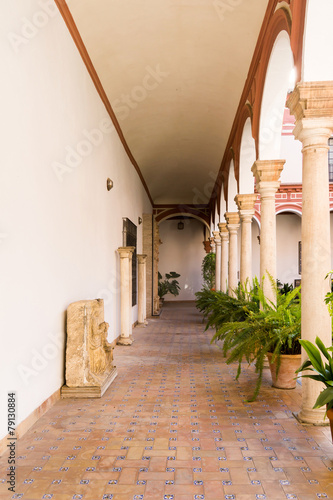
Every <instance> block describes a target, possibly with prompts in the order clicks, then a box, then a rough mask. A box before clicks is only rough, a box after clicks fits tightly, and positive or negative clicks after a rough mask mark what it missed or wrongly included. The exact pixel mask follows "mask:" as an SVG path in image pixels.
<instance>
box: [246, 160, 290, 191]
mask: <svg viewBox="0 0 333 500" xmlns="http://www.w3.org/2000/svg"><path fill="white" fill-rule="evenodd" d="M285 162H286V160H256V161H255V162H254V164H253V166H252V168H251V171H252V173H253V175H254V177H255V180H256V188H257V190H258V193H260V195H261V197H266V198H267V197H272V196H274V197H275V193H276V191H277V190H278V189H279V187H280V175H281V172H282V170H283V166H284V164H285Z"/></svg>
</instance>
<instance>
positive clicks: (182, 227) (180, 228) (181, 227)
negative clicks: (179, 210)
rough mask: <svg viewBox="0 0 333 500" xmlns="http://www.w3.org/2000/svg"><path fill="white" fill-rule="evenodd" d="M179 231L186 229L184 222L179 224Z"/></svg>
mask: <svg viewBox="0 0 333 500" xmlns="http://www.w3.org/2000/svg"><path fill="white" fill-rule="evenodd" d="M177 227H178V229H179V230H180V231H181V230H182V229H184V222H182V221H180V222H178V226H177Z"/></svg>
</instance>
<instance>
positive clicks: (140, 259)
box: [136, 253, 147, 264]
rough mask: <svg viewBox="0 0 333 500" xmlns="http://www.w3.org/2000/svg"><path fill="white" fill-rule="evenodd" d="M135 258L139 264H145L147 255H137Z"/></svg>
mask: <svg viewBox="0 0 333 500" xmlns="http://www.w3.org/2000/svg"><path fill="white" fill-rule="evenodd" d="M136 258H137V260H138V263H139V264H144V263H145V262H146V260H147V255H146V254H144V253H142V254H138V255H137V256H136Z"/></svg>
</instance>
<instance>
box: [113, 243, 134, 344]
mask: <svg viewBox="0 0 333 500" xmlns="http://www.w3.org/2000/svg"><path fill="white" fill-rule="evenodd" d="M134 249H135V248H134V247H119V248H118V250H117V251H118V253H119V256H120V338H119V340H118V344H120V345H131V344H132V343H133V338H132V295H131V294H130V291H131V289H132V286H131V283H132V271H131V269H132V255H133V252H134Z"/></svg>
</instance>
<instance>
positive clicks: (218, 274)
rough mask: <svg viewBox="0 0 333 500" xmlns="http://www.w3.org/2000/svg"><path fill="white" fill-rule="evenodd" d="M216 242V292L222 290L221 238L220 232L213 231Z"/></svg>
mask: <svg viewBox="0 0 333 500" xmlns="http://www.w3.org/2000/svg"><path fill="white" fill-rule="evenodd" d="M213 235H214V241H215V252H216V258H215V290H217V291H219V290H221V238H220V233H219V231H213Z"/></svg>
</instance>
